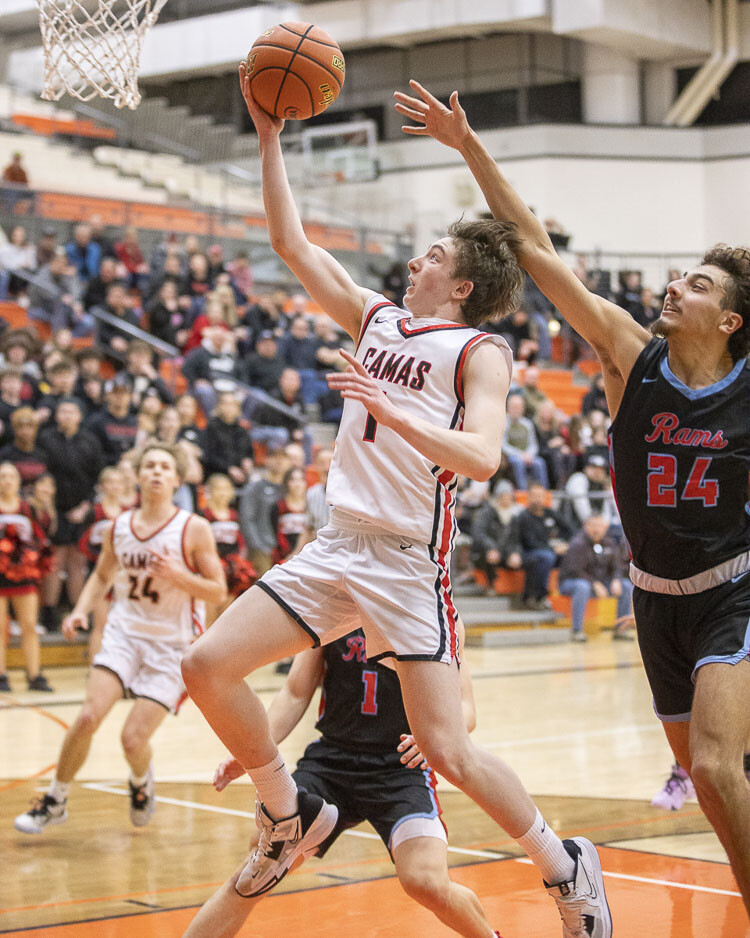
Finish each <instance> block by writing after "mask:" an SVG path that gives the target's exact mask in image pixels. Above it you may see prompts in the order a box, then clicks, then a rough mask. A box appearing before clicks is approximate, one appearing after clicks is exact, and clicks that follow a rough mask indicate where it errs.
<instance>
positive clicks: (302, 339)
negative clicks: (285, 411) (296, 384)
mask: <svg viewBox="0 0 750 938" xmlns="http://www.w3.org/2000/svg"><path fill="white" fill-rule="evenodd" d="M320 345H321V343H320V340H319V339H318V338H317V336H314V335H310V326H309V323H308V321H307V317H306V316H295V317H294V319H293V320H292V324H291V326H290V327H289V332H287V334H286V335H285V336H284V337H283V338H282V339H281V341H280V342H279V352H278V355H279V358H280V359H281V361H282V362H283V363H284V365H285V366H286V367H287V368H294V370H295V371H296V372H297V374H298V375H299V376H300V381H301V398H302V402H303V404H305V405H310V404H312V405H317V403H318V400H319V398H320V397H321V395H323V394H324V393H325V392H326V391H327V390H328V385H327V383H326V381H325V379H321V377H320V375H319V374H318V349H319V348H320Z"/></svg>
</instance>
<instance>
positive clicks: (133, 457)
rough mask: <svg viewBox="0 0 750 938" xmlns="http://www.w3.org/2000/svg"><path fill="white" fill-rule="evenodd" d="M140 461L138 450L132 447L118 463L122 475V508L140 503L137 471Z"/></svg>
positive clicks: (132, 506) (124, 509) (125, 509)
mask: <svg viewBox="0 0 750 938" xmlns="http://www.w3.org/2000/svg"><path fill="white" fill-rule="evenodd" d="M137 461H138V451H137V450H134V449H131V450H129V451H128V452H127V453H125V455H124V456H123V457H122V459H121V460H120V462H119V463H118V465H117V468H118V469H119V470H120V475H121V476H122V495H121V496H120V504H121V505H122V510H123V511H127V510H128V508H136V507H137V506H138V505H139V504H140V500H141V496H140V492H139V491H138V476H137V473H136V469H135V466H136V463H137Z"/></svg>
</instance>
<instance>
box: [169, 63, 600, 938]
mask: <svg viewBox="0 0 750 938" xmlns="http://www.w3.org/2000/svg"><path fill="white" fill-rule="evenodd" d="M239 72H240V83H241V87H242V93H243V96H244V98H245V102H246V104H247V107H248V110H249V112H250V116H251V118H252V120H253V122H254V124H255V128H256V130H257V133H258V142H259V146H260V157H261V177H262V189H263V201H264V205H265V209H266V218H267V220H268V230H269V236H270V240H271V246H272V247H273V248H274V250H275V251H276V253H277V254H278V255H279V256H280V257H281V258H282V260H283V261H284V262H285V263H286V264H287V266H288V267H289V268H290V270H291V271H292V273H293V274H294V275H295V276H296V277H297V278H298V279H299V281H300V283H301V284H302V286H303V287H304V288H305V289H306V290H307V292H308V293H309V294H310V296H311V297H312V298H313V300H314V301H315V302H316V303H317V304H318V305H319V306H320V307H321V309H324V310H325V311H326V312H327V313H328V314H329V315H330V316H331V317H332V318H333V319H335V320H336V322H337V323H338V324H339V325H340V326H341V327H342V328H343V329H345V330H346V331H347V332H348V333H349V335H350V336H351V337H352V338H353V339H354V340H355V342H357V351H356V356H353V355H350V354H348V353H346V352H343V351H342V353H341V354H342V356H343V358H344V359H345V361H346V362H347V366H348V367H347V370H346V371H345V372H339V373H336V374H332V375H329V376H328V383H329V385H330V386H331V387H332V388H335V389H338V390H339V391H340V392H341V394H342V395H343V397H344V400H345V403H344V417H343V420H342V425H341V429H340V431H339V435H338V437H337V441H336V449H335V453H336V455H335V461H334V466H333V468H332V470H331V472H330V474H329V481H328V485H329V488H328V492H329V496H330V501H331V503H332V505H333V511H332V512H331V522H330V524H329V525H327V526H326V527H325V528H323V529H322V530H321V531H319V532H318V536H317V538H316V540H315V541H314V542H312V543H310V544H308V545H306V546H305V547H304V548H303V549H302V551H301V552H300V553H299V554H297V555H296V556H295V557H294V558H292V559H291V560H290V561H289V562H288V563H286V564H283V565H280V566H278V567H275V568H273V569H272V570H270V571H269V572H268V573H267V574H265V575H264V576H263V577H262V578H261V580H260V581H259V582H258V583H257V584H256V585H255V586H253V587H252V588H251V589H250V590H248V591H247V592H246V593H244V594H243V595H242V596H240V597H239V598H238V599H237V600H236V601H235V602H234V603H233V604H232V606H230V607H229V609H227V610H226V611H225V612H224V613H223V614H222V615H221V616H219V618H218V619H217V621H216V623H215V624H214V625H213V627H212V628H211V630H210V631H209V632H207V633H206V634H205V635H203V636H201V638H200V639H199V640H198V641H197V642H195V644H194V645H192V646H191V648H190V650H189V651H188V653H187V654H186V655H185V658H184V659H183V663H182V673H183V676H184V677H185V681H186V684H187V687H188V690H189V691H190V694H191V696H192V697H193V699H194V700H195V702H196V703H197V704H198V706H199V707H200V709H201V710H202V712H203V714H204V716H205V717H206V719H207V720H208V722H209V723H210V724H211V726H212V727H213V728H214V729H215V730H216V732H217V733H218V735H219V736H220V737H221V739H222V741H223V742H224V744H225V745H226V746H227V748H228V749H229V750H230V751H231V753H232V755H233V756H234V757H235V758H236V759H237V761H238V762H239V763H240V765H242V766H243V767H244V768H245V770H246V771H247V772H248V774H249V775H250V777H251V779H252V781H253V783H254V784H255V788H256V793H257V797H258V799H259V801H260V805H259V807H258V809H257V810H256V821H257V823H258V825H259V826H260V827H261V835H260V838H259V841H258V846H257V848H256V849H255V850H254V851H253V853H252V855H251V857H250V860H249V862H248V863H247V865H246V867H245V868H244V870H243V871H242V873H241V874H240V875H239V877H238V879H237V885H236V887H235V888H236V889H237V891H238V892H239V893H240V895H242V896H246V897H253V896H258V895H261V894H263V893H265V892H267V891H268V890H269V889H272V888H273V887H274V886H275V884H276V883H278V882H279V881H280V880H281V879H282V878H283V877H284V876H285V875H286V874H287V873H288V872H289V870H290V869H291V868H292V867H293V866H294V864H295V862H297V860H299V859H300V858H302V857H304V856H308V855H310V853H311V852H313V851H314V849H315V847H316V845H317V844H319V843H321V842H322V841H323V840H325V838H326V837H327V836H328V834H329V833H330V831H331V830H332V829H333V827H334V825H335V823H336V809H335V808H334V807H333V806H331V805H328V804H326V803H325V802H324V801H322V799H321V798H320V797H318V796H315V795H312V794H309V793H307V792H303V791H298V790H297V787H296V785H295V782H294V779H293V778H292V777H291V775H290V773H289V771H288V769H287V768H286V766H285V764H284V761H283V759H282V758H281V756H280V754H279V752H278V748H277V746H276V745H275V744H274V742H273V738H272V736H271V734H270V732H269V726H268V720H267V718H266V714H265V710H264V708H263V705H262V703H261V701H260V700H259V698H258V697H257V696H256V695H255V694H254V693H253V691H252V690H251V689H250V687H249V686H248V685H247V683H246V682H245V677H246V675H247V674H248V673H250V672H251V671H253V670H254V669H255V668H257V667H259V666H260V665H263V664H267V663H269V662H271V661H274V660H278V659H279V658H281V657H284V656H286V655H290V654H294V653H296V652H298V651H300V650H302V649H303V648H307V647H310V646H311V645H318V644H322V643H327V642H330V641H333V640H334V639H336V638H338V637H340V636H342V635H345V634H346V633H347V632H350V631H352V629H354V628H358V627H361V628H362V630H363V631H364V633H365V638H366V647H367V657H368V659H369V660H375V659H377V658H378V657H383V656H386V655H388V656H391V657H393V658H395V659H396V670H397V672H398V676H399V680H400V684H401V690H402V694H403V699H404V706H405V709H406V713H407V716H408V719H409V724H410V726H411V729H412V732H413V734H414V737H415V739H416V741H417V744H418V746H419V748H420V750H421V752H422V753H423V754H424V755H425V757H426V759H427V761H428V762H429V763H430V765H431V766H432V767H433V768H434V769H435V770H436V771H437V772H439V773H440V774H441V775H443V776H444V777H445V778H447V779H448V780H450V781H451V782H453V783H454V784H455V785H457V786H458V787H459V788H461V789H462V790H463V791H464V792H466V793H467V794H468V795H469V796H470V797H471V798H473V799H474V800H475V801H476V802H477V804H478V805H479V806H480V807H481V808H483V809H484V810H485V811H486V812H487V814H489V815H490V817H492V818H493V819H494V820H495V821H497V822H498V823H499V824H500V825H501V826H502V827H503V828H504V829H505V830H506V831H507V832H508V833H509V834H510V835H511V836H512V837H514V838H516V839H517V840H518V841H519V843H520V845H521V846H522V847H523V849H524V850H526V851H527V852H528V853H529V855H530V857H531V859H532V860H533V861H534V863H535V864H536V865H537V867H538V869H539V870H540V872H541V874H542V876H543V878H544V879H545V880H546V881H547V883H549V884H550V886H549V888H550V890H551V891H552V894H553V895H554V897H555V898H556V899H557V900H558V907H559V908H560V911H561V915H562V916H563V920H564V930H563V934H564V936H566V938H572V936H573V935H587V936H588V938H609V936H610V935H611V933H612V928H611V921H610V918H609V911H608V909H607V907H606V900H605V899H604V896H603V893H604V889H603V883H602V880H601V871H600V867H599V863H598V858H597V856H596V850H595V849H594V847H593V845H592V844H590V843H589V842H588V841H585V840H583V839H577V840H575V841H569V842H566V843H565V844H563V843H562V842H561V841H560V840H559V838H557V836H556V835H555V834H554V833H553V832H552V831H551V830H550V829H549V827H548V825H546V824H545V822H544V820H543V819H542V817H541V815H540V814H539V812H538V811H537V810H536V808H535V806H534V804H533V802H532V801H531V799H530V797H529V796H528V794H527V793H526V791H525V789H524V788H523V786H522V785H521V782H520V781H519V779H518V778H517V776H516V775H515V774H514V773H513V771H512V770H511V769H510V768H509V767H508V766H507V765H505V764H504V763H503V762H501V761H500V760H499V759H497V758H496V757H495V756H493V755H491V754H490V753H488V752H484V751H482V750H480V749H478V748H477V747H476V746H474V745H473V744H472V743H471V742H470V740H469V737H468V733H467V731H466V726H465V723H464V721H463V718H462V712H461V695H460V684H459V673H458V666H457V658H458V642H457V640H456V611H455V609H454V608H453V601H452V595H451V585H450V547H451V537H452V527H453V525H452V517H451V514H450V500H451V498H452V492H451V485H452V480H453V477H454V476H455V475H466V476H469V477H471V478H474V479H478V480H487V479H489V478H490V477H491V476H492V475H493V474H494V473H495V471H496V470H497V468H498V465H499V463H500V458H501V453H502V445H501V441H502V435H503V430H504V425H505V399H506V396H507V393H508V388H509V385H510V357H509V355H508V352H507V349H506V348H504V347H503V344H502V343H498V342H497V341H496V340H494V339H492V340H491V339H490V337H489V336H485V335H481V334H480V333H478V332H476V331H475V330H476V327H477V326H478V325H479V324H480V323H482V322H484V321H486V320H489V319H496V318H499V317H500V316H503V315H507V314H508V313H510V312H511V311H512V310H513V308H514V307H515V305H516V303H517V302H518V300H519V298H520V294H521V289H522V285H523V278H522V275H521V272H520V268H519V266H518V263H517V260H516V257H515V254H514V252H515V251H516V250H518V249H519V248H520V247H521V245H520V242H519V241H518V240H517V237H516V233H515V229H514V227H513V226H512V225H504V224H501V223H497V222H494V221H477V222H457V223H455V224H453V225H451V226H450V228H449V229H448V232H447V234H446V236H445V237H442V238H439V239H437V240H436V241H435V242H434V243H433V244H431V245H430V246H429V247H428V248H427V250H426V251H425V252H424V253H422V254H420V255H418V256H416V257H414V258H412V260H411V261H410V262H409V287H408V289H407V291H406V295H405V298H404V304H405V306H406V310H398V309H395V308H393V307H391V306H390V305H389V304H386V305H385V306H384V305H382V303H383V300H382V298H381V297H379V296H378V295H377V294H374V293H373V292H372V291H371V290H367V289H365V288H363V287H361V286H358V285H357V284H356V283H354V281H353V280H352V279H351V277H350V276H349V274H348V272H347V271H346V270H345V269H344V268H343V267H342V266H341V265H340V264H339V263H338V262H337V261H336V260H335V259H334V258H333V257H332V256H331V255H330V254H328V253H327V252H326V251H324V250H323V249H322V248H320V247H318V246H317V245H314V244H312V243H311V242H310V241H309V240H308V238H307V235H306V233H305V229H304V228H303V226H302V222H301V219H300V216H299V213H298V211H297V208H296V206H295V203H294V199H293V197H292V193H291V189H290V187H289V182H288V179H287V176H286V169H285V166H284V157H283V153H282V149H281V144H280V139H279V138H280V134H281V131H282V129H283V126H284V122H283V121H282V120H279V119H277V118H274V117H271V116H270V115H268V114H267V113H266V112H265V111H263V110H262V109H261V108H260V107H259V106H258V104H257V103H256V101H255V100H254V98H253V96H252V91H251V89H250V81H249V77H248V75H247V69H246V67H245V65H244V64H241V65H240V68H239ZM436 103H438V102H436ZM415 106H416V108H417V109H418V110H417V113H418V112H420V111H421V110H422V109H423V108H424V109H425V110H427V107H428V106H427V105H426V104H424V103H423V102H421V101H418V102H415ZM412 113H413V111H412ZM430 509H432V514H431V515H430ZM353 745H354V746H356V740H353ZM385 914H386V915H387V912H386V913H385ZM473 934H477V935H479V934H480V931H479V930H477V931H475V932H473ZM487 938H489V934H488V936H487Z"/></svg>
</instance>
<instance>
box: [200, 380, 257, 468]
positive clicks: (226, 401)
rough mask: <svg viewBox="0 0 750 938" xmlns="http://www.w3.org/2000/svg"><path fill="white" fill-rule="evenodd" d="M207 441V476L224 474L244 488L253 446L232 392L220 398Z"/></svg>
mask: <svg viewBox="0 0 750 938" xmlns="http://www.w3.org/2000/svg"><path fill="white" fill-rule="evenodd" d="M205 441H206V445H205V449H204V454H203V466H204V469H205V472H206V475H207V476H208V475H212V474H213V473H214V472H221V473H223V474H224V475H228V476H229V478H230V479H231V480H232V482H234V484H235V485H244V484H245V483H246V482H247V480H248V478H249V477H250V473H251V472H252V471H253V444H252V440H251V439H250V434H249V433H248V431H247V428H246V427H245V426H244V425H243V424H242V423H240V404H239V401H238V399H237V396H236V394H234V393H233V392H231V391H229V392H227V391H225V392H223V393H221V394H220V395H219V399H218V402H217V404H216V411H215V412H214V414H213V416H212V417H211V418H210V419H209V421H208V423H207V424H206V436H205Z"/></svg>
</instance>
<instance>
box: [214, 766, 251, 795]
mask: <svg viewBox="0 0 750 938" xmlns="http://www.w3.org/2000/svg"><path fill="white" fill-rule="evenodd" d="M244 774H245V770H244V769H243V768H242V766H241V765H240V764H239V762H238V761H237V760H236V759H225V760H224V761H223V762H222V763H221V765H220V766H219V767H218V768H217V769H216V771H215V772H214V788H215V789H216V791H224V789H225V788H226V787H227V785H228V784H229V783H230V782H233V781H234V780H235V779H236V778H240V776H242V775H244Z"/></svg>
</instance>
